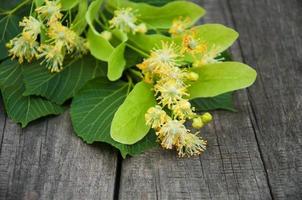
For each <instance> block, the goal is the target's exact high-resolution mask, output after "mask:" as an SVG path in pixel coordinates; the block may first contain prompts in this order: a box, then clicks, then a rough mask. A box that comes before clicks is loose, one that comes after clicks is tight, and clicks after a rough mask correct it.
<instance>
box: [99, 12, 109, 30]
mask: <svg viewBox="0 0 302 200" xmlns="http://www.w3.org/2000/svg"><path fill="white" fill-rule="evenodd" d="M99 14H100V17H101V19H102V21H103V22H104V24H105V26H106V27H108V21H107V19H106V17H105V15H104V14H103V12H100V13H99Z"/></svg>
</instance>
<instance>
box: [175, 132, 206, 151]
mask: <svg viewBox="0 0 302 200" xmlns="http://www.w3.org/2000/svg"><path fill="white" fill-rule="evenodd" d="M206 146H207V142H206V141H204V140H202V139H201V138H200V137H198V136H196V135H195V134H192V133H188V134H182V135H181V137H180V139H179V144H177V150H178V155H179V157H185V156H187V157H190V156H196V155H200V154H201V153H203V152H204V151H205V150H206Z"/></svg>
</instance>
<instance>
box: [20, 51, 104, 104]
mask: <svg viewBox="0 0 302 200" xmlns="http://www.w3.org/2000/svg"><path fill="white" fill-rule="evenodd" d="M22 69H23V75H24V83H25V87H26V90H25V91H24V93H23V95H39V96H43V97H45V98H47V99H49V100H51V101H53V102H55V103H57V104H62V103H64V102H65V101H66V100H67V99H69V98H71V97H73V96H74V94H75V93H76V92H77V91H78V90H79V89H81V88H82V87H83V86H84V85H85V84H86V83H87V82H88V81H89V80H92V79H94V78H95V77H98V76H105V66H103V65H102V63H100V62H99V61H97V60H96V59H94V58H93V57H91V56H85V57H83V58H82V59H79V60H76V61H72V62H70V63H68V64H67V65H65V66H64V69H63V71H61V72H60V73H50V72H49V70H47V68H46V67H44V66H40V64H39V63H34V64H27V65H23V68H22Z"/></svg>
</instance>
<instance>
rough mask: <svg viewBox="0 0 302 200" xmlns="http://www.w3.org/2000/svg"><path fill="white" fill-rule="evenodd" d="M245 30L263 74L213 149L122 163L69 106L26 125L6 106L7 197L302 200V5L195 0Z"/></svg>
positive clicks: (3, 167) (247, 48)
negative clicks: (76, 121) (77, 126)
mask: <svg viewBox="0 0 302 200" xmlns="http://www.w3.org/2000/svg"><path fill="white" fill-rule="evenodd" d="M195 2H196V3H199V4H200V5H202V6H204V7H205V8H206V10H207V13H208V14H207V15H206V17H205V18H204V19H203V21H202V23H204V22H206V23H222V24H225V25H227V26H230V27H233V28H235V29H236V30H237V31H238V32H239V33H240V39H239V42H238V43H236V44H235V45H234V46H233V47H232V49H231V52H232V54H233V57H234V60H238V61H243V62H245V63H247V64H249V65H251V66H253V67H255V68H256V69H257V71H258V80H257V82H256V84H255V85H254V86H252V87H251V88H249V89H248V90H243V91H240V92H237V93H236V95H235V97H234V98H235V103H236V106H237V108H238V112H237V113H229V112H223V111H217V112H214V117H215V121H214V122H213V123H212V124H210V125H209V126H208V127H207V128H206V129H205V130H203V132H202V134H203V135H204V137H205V138H207V139H208V142H209V147H208V150H207V151H206V152H205V153H204V154H203V155H202V156H200V157H196V158H190V159H179V158H177V157H176V155H175V152H173V151H164V150H161V149H153V150H151V151H149V152H146V153H145V154H142V155H140V156H136V157H132V158H128V159H126V160H121V158H120V156H117V154H116V153H115V152H114V151H113V150H112V148H111V147H108V146H106V145H100V144H96V145H86V144H84V143H83V142H82V141H81V140H80V139H79V138H77V137H76V136H75V135H74V133H73V131H72V127H71V124H70V119H69V116H68V114H67V113H65V114H64V115H62V116H58V117H52V118H47V119H42V120H39V121H37V122H34V123H32V124H31V125H30V126H29V127H28V128H26V129H24V130H21V128H20V127H19V126H18V125H16V124H15V123H13V122H12V121H11V120H9V119H7V118H6V116H5V115H4V114H3V107H0V110H1V112H0V199H1V200H2V199H12V200H15V199H17V200H18V199H26V200H29V199H31V200H36V199H56V200H57V199H62V200H63V199H64V200H65V199H76V200H77V199H88V200H90V199H105V200H107V199H109V200H110V199H129V200H136V199H173V200H174V199H194V200H195V199H215V200H216V199H230V200H232V199H247V200H249V199H257V200H258V199H278V200H279V199H280V200H281V199H282V200H283V199H286V200H287V199H290V200H291V199H293V200H300V199H302V156H301V155H302V115H301V113H302V112H301V111H302V108H301V107H302V105H301V104H302V80H301V78H302V70H301V69H302V15H301V13H302V2H301V1H300V0H287V1H284V0H195Z"/></svg>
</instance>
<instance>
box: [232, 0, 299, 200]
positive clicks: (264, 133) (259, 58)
mask: <svg viewBox="0 0 302 200" xmlns="http://www.w3.org/2000/svg"><path fill="white" fill-rule="evenodd" d="M229 5H230V8H231V11H232V15H233V19H234V21H235V23H236V29H237V30H238V31H239V32H240V33H241V38H240V45H241V49H242V52H243V57H244V61H245V62H246V63H248V64H250V65H252V66H254V67H255V68H256V69H257V71H258V74H259V76H258V81H257V82H256V84H255V85H254V86H253V87H251V88H250V89H249V90H248V91H249V100H250V102H251V106H252V112H251V113H250V116H251V118H252V119H253V126H254V129H255V131H256V135H257V140H258V143H259V146H260V150H261V154H262V157H263V160H264V164H265V167H266V171H267V174H268V178H269V183H270V186H271V190H272V195H273V197H274V198H275V199H302V156H301V154H302V115H301V113H302V105H301V104H302V80H301V77H302V34H301V33H302V15H301V12H302V2H301V1H299V0H289V1H283V0H265V1H258V0H251V1H237V0H229Z"/></svg>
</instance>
